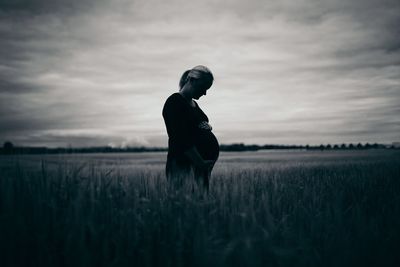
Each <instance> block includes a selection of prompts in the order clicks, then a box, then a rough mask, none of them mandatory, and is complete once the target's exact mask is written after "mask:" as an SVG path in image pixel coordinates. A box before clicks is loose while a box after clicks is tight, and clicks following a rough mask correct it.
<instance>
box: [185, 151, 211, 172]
mask: <svg viewBox="0 0 400 267" xmlns="http://www.w3.org/2000/svg"><path fill="white" fill-rule="evenodd" d="M185 155H186V156H187V157H188V158H189V159H190V160H191V161H192V162H193V164H194V165H196V166H197V167H199V168H203V167H204V166H205V165H206V162H205V161H204V159H203V157H202V156H201V155H200V153H199V151H198V150H197V148H196V147H195V146H192V147H191V148H189V149H188V150H186V151H185Z"/></svg>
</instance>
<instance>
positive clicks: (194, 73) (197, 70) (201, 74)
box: [179, 65, 214, 88]
mask: <svg viewBox="0 0 400 267" xmlns="http://www.w3.org/2000/svg"><path fill="white" fill-rule="evenodd" d="M190 79H196V80H199V79H204V80H205V81H206V83H207V85H209V86H208V87H211V85H212V83H213V81H214V76H213V74H212V72H211V71H210V69H209V68H207V67H206V66H203V65H198V66H196V67H193V68H192V69H190V70H187V71H185V72H184V73H183V74H182V77H181V79H180V81H179V87H180V88H182V87H183V86H184V85H185V84H186V83H187V82H188V81H189V80H190Z"/></svg>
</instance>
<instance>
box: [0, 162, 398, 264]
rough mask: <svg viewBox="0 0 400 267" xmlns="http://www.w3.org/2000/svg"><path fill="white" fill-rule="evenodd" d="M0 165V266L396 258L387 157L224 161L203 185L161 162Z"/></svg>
mask: <svg viewBox="0 0 400 267" xmlns="http://www.w3.org/2000/svg"><path fill="white" fill-rule="evenodd" d="M396 162H398V161H396ZM0 175H1V176H0V229H1V230H0V231H1V233H0V256H1V257H0V265H1V266H174V267H175V266H177V267H178V266H400V256H399V255H400V254H399V253H398V248H399V244H400V227H399V226H400V194H399V193H400V180H399V178H400V166H399V165H398V164H394V161H393V162H390V161H387V162H377V163H371V162H366V163H362V162H360V163H357V164H342V165H340V166H338V165H332V166H330V165H324V166H317V165H316V166H303V165H298V166H292V167H290V168H274V169H265V168H247V169H245V168H242V169H241V168H236V169H232V168H225V169H220V170H219V171H216V173H215V174H214V175H213V177H212V181H211V185H210V192H209V195H208V196H204V195H203V194H200V193H199V192H198V191H197V190H196V191H194V192H192V190H191V186H190V184H188V185H187V186H186V187H184V188H183V189H181V190H176V189H174V188H171V187H170V186H169V185H168V183H167V181H166V180H165V177H164V173H163V170H161V169H158V170H153V169H151V168H137V169H135V170H133V171H132V172H130V173H129V174H126V173H121V172H119V170H118V168H113V169H109V170H104V169H103V168H99V166H97V165H95V164H87V163H84V162H83V163H81V164H76V165H73V166H67V165H63V164H59V165H58V167H57V168H49V167H48V166H47V165H46V162H45V161H43V162H42V166H41V168H40V170H33V169H28V168H24V166H23V165H21V163H19V162H18V161H16V162H15V164H14V165H13V167H12V168H11V169H2V171H1V173H0Z"/></svg>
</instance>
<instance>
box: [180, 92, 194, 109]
mask: <svg viewBox="0 0 400 267" xmlns="http://www.w3.org/2000/svg"><path fill="white" fill-rule="evenodd" d="M178 93H179V94H180V95H181V96H183V98H185V100H186V101H187V102H188V103H189V105H191V106H192V107H195V106H196V104H195V102H194V101H193V100H192V97H191V96H189V95H188V94H185V92H183V91H182V90H181V91H179V92H178Z"/></svg>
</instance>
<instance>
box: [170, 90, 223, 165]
mask: <svg viewBox="0 0 400 267" xmlns="http://www.w3.org/2000/svg"><path fill="white" fill-rule="evenodd" d="M195 104H196V105H195V107H192V106H191V105H190V104H189V103H188V101H187V100H186V99H185V98H184V97H183V96H182V95H181V94H179V93H174V94H172V95H171V96H170V97H168V99H167V100H166V101H165V104H164V108H163V111H162V115H163V117H164V122H165V126H166V128H167V132H168V137H169V140H168V157H176V158H181V157H185V156H184V152H185V151H186V150H187V149H189V148H190V147H192V146H195V147H196V148H197V150H198V151H199V153H200V155H201V156H202V157H203V159H204V160H217V158H218V155H219V144H218V141H217V138H216V137H215V135H214V134H213V133H212V132H211V129H204V127H202V125H204V122H207V123H208V117H207V115H206V114H205V113H204V112H203V111H202V110H201V109H200V107H199V106H198V105H197V103H196V102H195Z"/></svg>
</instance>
